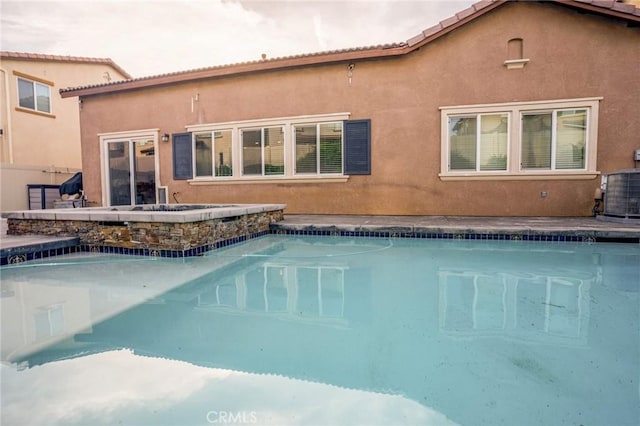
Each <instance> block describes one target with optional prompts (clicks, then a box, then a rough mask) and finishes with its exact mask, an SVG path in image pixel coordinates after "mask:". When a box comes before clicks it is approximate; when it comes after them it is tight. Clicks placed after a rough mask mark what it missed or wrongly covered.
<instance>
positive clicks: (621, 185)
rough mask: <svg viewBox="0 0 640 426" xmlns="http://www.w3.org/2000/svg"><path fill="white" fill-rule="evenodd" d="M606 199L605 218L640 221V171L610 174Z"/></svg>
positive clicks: (631, 170) (633, 170)
mask: <svg viewBox="0 0 640 426" xmlns="http://www.w3.org/2000/svg"><path fill="white" fill-rule="evenodd" d="M604 197H605V198H604V213H603V214H604V216H607V217H611V218H619V219H623V220H633V221H636V220H637V221H640V169H627V170H619V171H617V172H613V173H609V174H608V175H607V189H606V192H605V195H604Z"/></svg>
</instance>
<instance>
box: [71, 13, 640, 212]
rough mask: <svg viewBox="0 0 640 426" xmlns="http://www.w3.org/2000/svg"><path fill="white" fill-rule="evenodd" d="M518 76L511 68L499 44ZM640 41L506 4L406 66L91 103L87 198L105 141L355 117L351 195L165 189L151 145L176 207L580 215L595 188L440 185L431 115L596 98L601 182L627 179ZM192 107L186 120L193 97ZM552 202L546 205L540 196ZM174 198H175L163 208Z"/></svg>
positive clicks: (330, 186) (599, 22) (321, 189)
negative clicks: (513, 53) (362, 163)
mask: <svg viewBox="0 0 640 426" xmlns="http://www.w3.org/2000/svg"><path fill="white" fill-rule="evenodd" d="M512 38H522V39H523V40H524V56H525V57H526V58H529V59H530V62H529V63H528V64H527V65H526V66H525V68H524V69H520V70H507V69H506V68H505V66H504V64H503V63H504V61H505V60H506V59H507V41H508V40H510V39H512ZM639 58H640V30H639V29H638V28H627V27H626V26H625V25H624V24H621V23H619V22H617V21H612V20H610V19H608V18H603V17H599V16H593V15H586V14H580V13H577V12H574V11H571V10H569V9H565V8H563V7H559V6H555V5H552V4H545V3H537V2H536V3H522V2H518V3H510V4H506V5H504V6H501V7H499V8H498V9H496V10H495V11H493V12H490V13H488V14H486V15H485V16H482V17H480V18H478V19H476V20H475V21H473V22H471V23H469V24H467V25H464V26H463V27H461V28H459V29H457V30H455V31H454V32H453V33H450V34H449V35H446V36H444V37H441V38H440V39H438V40H436V41H435V42H432V43H430V44H428V45H426V46H424V47H423V48H421V49H420V50H418V51H416V52H413V53H411V54H409V55H406V56H404V57H401V58H396V59H386V60H376V61H367V62H357V63H356V65H355V69H354V72H353V76H352V80H351V85H349V80H348V76H347V63H343V64H337V65H327V66H318V67H312V68H306V69H297V70H288V71H277V72H269V73H264V74H256V75H247V76H242V77H235V78H227V79H217V80H209V81H201V82H197V83H195V82H192V83H188V84H183V85H179V86H178V85H175V86H166V87H161V88H156V89H146V90H138V91H131V92H126V93H120V94H111V95H101V96H95V97H86V98H85V99H84V104H83V110H82V112H81V114H82V137H83V163H84V171H85V188H86V189H87V190H88V195H89V198H90V200H93V201H95V202H98V203H100V202H101V200H102V193H101V183H100V182H101V181H100V179H101V176H100V160H99V158H100V156H99V146H98V145H99V143H98V142H99V138H98V136H97V135H98V134H99V133H104V132H115V131H125V130H138V129H150V128H159V129H160V131H159V133H160V134H162V133H165V132H166V133H177V132H183V131H185V126H187V125H190V124H196V123H216V122H226V121H236V120H249V119H258V118H272V117H284V116H297V115H306V114H322V113H333V112H344V111H347V112H350V113H351V118H352V119H358V118H370V119H371V120H372V122H371V123H372V124H371V125H372V174H371V175H370V176H351V177H350V178H349V180H348V182H346V183H325V184H322V183H305V184H299V183H295V184H294V183H274V184H266V183H265V184H242V185H212V186H194V185H190V184H189V183H188V182H186V181H173V180H172V165H171V162H172V157H171V155H172V153H171V144H170V143H169V144H163V143H162V142H159V149H158V152H159V156H160V164H161V172H160V182H159V184H160V185H167V186H168V187H169V191H168V193H169V194H172V193H174V192H177V193H179V194H178V198H179V201H180V202H206V203H245V202H265V203H286V204H287V205H288V209H287V212H288V213H322V214H328V213H339V214H400V215H515V216H533V215H535V216H538V215H542V216H545V215H549V216H588V215H590V213H591V207H592V205H593V199H592V197H593V192H594V190H595V188H596V187H598V186H599V185H600V178H599V177H596V178H591V179H587V180H564V179H557V180H524V181H523V180H497V181H487V180H483V181H474V180H469V181H462V182H452V181H442V180H441V179H440V178H439V176H438V174H439V172H440V158H441V155H440V151H441V148H440V146H441V144H440V111H439V107H442V106H451V105H472V104H486V103H501V102H513V101H538V100H553V99H572V98H585V97H602V98H603V100H602V101H601V103H600V115H599V127H598V129H599V134H598V159H597V170H598V171H600V172H602V173H607V172H611V171H614V170H619V169H622V168H630V167H633V165H634V163H633V161H632V153H633V150H634V149H636V148H640V146H639V145H640V142H639V140H638V136H637V135H638V134H640V123H639V121H638V120H637V111H638V110H639V109H640V98H639V97H638V96H637V94H638V93H640V77H639V75H638V73H637V69H638V67H637V66H633V64H634V63H636V64H638V60H639ZM196 94H198V102H196V103H195V107H194V111H193V112H192V111H191V98H192V97H194V96H195V95H196ZM543 191H544V192H546V193H547V197H546V198H542V197H541V192H543ZM169 198H170V200H172V197H171V196H170V197H169Z"/></svg>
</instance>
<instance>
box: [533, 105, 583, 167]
mask: <svg viewBox="0 0 640 426" xmlns="http://www.w3.org/2000/svg"><path fill="white" fill-rule="evenodd" d="M586 142H587V110H586V109H578V110H562V111H548V112H533V113H528V112H527V113H524V114H523V115H522V160H521V164H522V168H523V169H525V170H526V169H531V170H536V169H537V170H567V169H576V170H582V169H584V168H585V148H586Z"/></svg>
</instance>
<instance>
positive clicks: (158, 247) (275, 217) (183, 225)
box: [3, 205, 285, 255]
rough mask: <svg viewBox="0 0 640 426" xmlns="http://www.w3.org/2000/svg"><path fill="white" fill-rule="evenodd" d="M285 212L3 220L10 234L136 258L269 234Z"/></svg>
mask: <svg viewBox="0 0 640 426" xmlns="http://www.w3.org/2000/svg"><path fill="white" fill-rule="evenodd" d="M284 208H285V206H284V205H256V206H253V205H252V206H243V205H236V206H221V207H217V206H212V208H211V209H199V210H190V211H180V212H166V211H163V212H157V211H152V212H150V211H130V210H125V211H119V210H117V209H112V210H105V209H98V210H94V211H90V210H92V209H60V210H57V211H52V210H44V211H40V212H41V213H40V214H34V213H33V212H31V211H29V212H12V213H9V214H3V216H5V217H6V218H7V225H8V231H7V233H8V234H10V235H26V234H37V235H47V236H60V237H79V238H80V244H81V245H84V246H88V247H87V248H88V249H89V250H93V249H95V250H96V251H109V250H105V248H107V247H113V248H121V249H128V250H130V251H131V252H132V253H136V252H135V251H133V250H141V251H142V252H141V253H139V254H149V252H155V251H163V252H165V251H171V252H182V253H183V254H185V255H186V253H184V252H186V251H190V253H189V254H192V253H191V252H192V251H193V250H194V249H202V250H199V251H207V250H210V249H213V248H216V247H218V246H220V245H221V243H223V242H226V241H233V240H237V239H246V238H251V237H252V236H255V235H257V234H263V233H267V232H268V231H269V226H270V225H271V224H272V223H275V222H278V221H280V220H282V219H283V218H284ZM91 216H93V218H91ZM222 245H224V244H222ZM136 254H137V253H136ZM154 254H155V253H154Z"/></svg>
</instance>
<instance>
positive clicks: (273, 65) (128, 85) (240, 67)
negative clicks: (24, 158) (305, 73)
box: [60, 45, 408, 98]
mask: <svg viewBox="0 0 640 426" xmlns="http://www.w3.org/2000/svg"><path fill="white" fill-rule="evenodd" d="M407 48H408V46H406V45H402V46H396V47H391V48H385V47H377V48H373V49H363V50H353V51H346V52H333V53H327V54H319V55H310V56H303V57H287V58H282V59H271V60H268V61H256V62H247V63H241V64H234V65H229V66H223V67H216V68H206V69H200V70H192V71H185V72H179V73H173V74H166V75H161V76H154V77H149V78H147V79H144V78H142V79H135V80H127V81H122V82H117V83H115V84H106V85H101V86H97V87H84V88H78V89H74V88H67V89H60V96H61V97H63V98H70V97H74V96H78V97H82V96H92V95H100V94H106V93H116V92H123V91H128V90H137V89H142V88H147V87H158V86H165V85H168V84H175V83H188V82H192V81H196V80H204V79H212V78H222V77H236V76H241V75H247V74H255V73H263V72H269V71H280V70H286V69H291V68H301V67H311V66H321V65H332V64H336V63H348V62H354V61H362V60H371V59H383V58H386V57H392V56H399V55H403V54H405V53H406V52H407Z"/></svg>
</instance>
